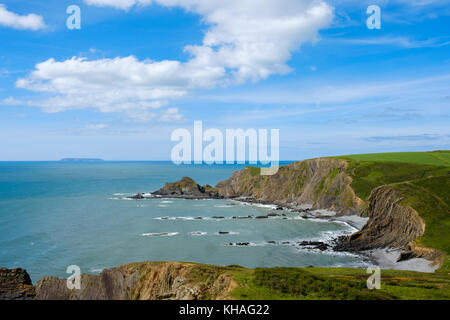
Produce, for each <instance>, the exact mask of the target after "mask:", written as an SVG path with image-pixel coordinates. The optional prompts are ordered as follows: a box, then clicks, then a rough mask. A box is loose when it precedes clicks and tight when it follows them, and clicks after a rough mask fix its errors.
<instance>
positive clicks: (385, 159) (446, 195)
mask: <svg viewBox="0 0 450 320" xmlns="http://www.w3.org/2000/svg"><path fill="white" fill-rule="evenodd" d="M336 158H338V159H343V160H346V161H347V162H348V164H349V166H348V168H347V173H348V174H349V175H350V176H351V177H352V180H353V181H352V184H351V187H352V189H353V190H354V191H355V193H356V195H357V196H358V197H360V198H361V199H363V200H367V199H368V197H369V195H370V193H371V192H372V190H373V189H375V188H377V187H379V186H382V185H388V186H389V187H391V188H393V189H394V190H395V191H396V192H397V196H398V198H399V199H400V204H401V205H404V206H410V207H412V208H413V209H414V210H416V211H417V212H418V213H419V215H420V217H421V218H422V219H423V220H424V222H425V225H426V227H425V233H424V234H423V236H421V237H420V238H417V239H416V243H417V244H418V245H421V246H426V247H431V248H435V249H439V250H442V251H444V252H446V253H449V252H450V151H433V152H405V153H380V154H364V155H350V156H343V157H336Z"/></svg>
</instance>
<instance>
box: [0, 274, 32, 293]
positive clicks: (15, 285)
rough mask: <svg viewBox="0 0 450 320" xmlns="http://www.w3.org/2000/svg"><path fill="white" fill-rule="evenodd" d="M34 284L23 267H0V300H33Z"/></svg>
mask: <svg viewBox="0 0 450 320" xmlns="http://www.w3.org/2000/svg"><path fill="white" fill-rule="evenodd" d="M34 296H35V290H34V286H33V285H32V284H31V279H30V276H29V275H28V273H27V272H26V271H25V270H23V269H6V268H0V300H32V299H34Z"/></svg>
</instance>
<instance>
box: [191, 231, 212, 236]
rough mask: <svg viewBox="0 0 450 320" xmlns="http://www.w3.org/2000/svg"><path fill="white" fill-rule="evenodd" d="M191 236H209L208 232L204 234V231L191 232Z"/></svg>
mask: <svg viewBox="0 0 450 320" xmlns="http://www.w3.org/2000/svg"><path fill="white" fill-rule="evenodd" d="M189 234H190V235H191V236H204V235H205V234H208V232H203V231H192V232H189Z"/></svg>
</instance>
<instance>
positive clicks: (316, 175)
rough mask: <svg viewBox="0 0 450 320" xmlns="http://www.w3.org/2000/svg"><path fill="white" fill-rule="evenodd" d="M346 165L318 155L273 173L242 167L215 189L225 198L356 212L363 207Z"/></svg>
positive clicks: (346, 213)
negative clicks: (247, 198) (352, 185)
mask: <svg viewBox="0 0 450 320" xmlns="http://www.w3.org/2000/svg"><path fill="white" fill-rule="evenodd" d="M347 167H348V164H347V162H346V161H344V160H339V159H330V158H319V159H312V160H306V161H302V162H295V163H292V164H290V165H287V166H282V167H280V168H279V170H278V172H277V173H276V174H275V175H272V176H262V175H259V173H258V172H257V171H256V170H255V168H245V169H243V170H240V171H237V172H235V173H234V174H233V175H232V177H231V178H229V179H228V180H225V181H222V182H219V183H218V184H217V185H216V186H215V188H216V189H217V190H218V191H219V193H220V194H221V195H223V196H224V197H227V198H232V197H249V198H251V199H252V200H254V201H260V202H267V203H275V204H280V205H286V206H291V207H295V206H308V207H311V208H312V209H330V210H334V211H336V212H337V213H338V214H340V215H351V214H353V215H354V214H357V215H359V214H360V213H361V212H362V211H363V210H364V207H365V206H364V202H363V201H362V200H361V199H359V198H358V197H357V196H356V195H355V193H354V192H353V189H352V188H351V186H350V185H351V182H352V179H351V177H350V176H349V175H348V174H347V173H346V169H347Z"/></svg>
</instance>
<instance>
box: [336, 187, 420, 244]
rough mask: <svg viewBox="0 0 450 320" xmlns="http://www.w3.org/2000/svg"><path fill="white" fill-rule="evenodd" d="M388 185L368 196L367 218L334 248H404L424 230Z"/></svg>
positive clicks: (418, 217) (417, 215) (416, 215)
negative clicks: (358, 229) (357, 229)
mask: <svg viewBox="0 0 450 320" xmlns="http://www.w3.org/2000/svg"><path fill="white" fill-rule="evenodd" d="M401 200H402V198H400V197H399V196H398V195H397V193H396V191H395V190H394V189H393V188H392V187H389V186H382V187H378V188H376V189H375V190H373V191H372V193H371V195H370V198H369V210H368V215H369V221H368V222H367V223H366V225H365V226H364V227H363V228H362V229H361V230H360V231H358V232H355V233H354V234H352V235H350V236H349V237H346V238H344V239H343V240H342V241H341V243H339V244H338V245H337V246H336V247H335V250H337V251H361V250H368V249H376V248H399V249H405V248H407V246H408V244H410V243H411V241H413V240H414V239H416V238H417V237H420V236H422V235H423V233H424V232H425V223H424V221H423V220H422V218H420V216H419V214H418V213H417V212H416V211H415V210H414V209H413V208H411V207H409V206H402V205H400V204H399V202H400V201H401Z"/></svg>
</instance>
